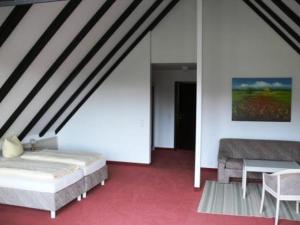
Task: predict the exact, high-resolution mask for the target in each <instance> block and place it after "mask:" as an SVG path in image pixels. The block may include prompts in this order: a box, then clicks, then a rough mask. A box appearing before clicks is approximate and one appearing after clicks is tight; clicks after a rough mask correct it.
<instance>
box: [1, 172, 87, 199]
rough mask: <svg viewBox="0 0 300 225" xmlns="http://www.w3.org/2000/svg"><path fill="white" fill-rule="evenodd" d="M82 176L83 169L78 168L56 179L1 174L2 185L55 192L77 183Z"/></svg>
mask: <svg viewBox="0 0 300 225" xmlns="http://www.w3.org/2000/svg"><path fill="white" fill-rule="evenodd" d="M82 177H83V173H82V170H77V171H76V172H74V173H71V174H68V175H66V176H63V177H61V178H57V179H54V180H40V179H33V178H28V177H22V176H18V175H1V176H0V187H6V188H15V189H21V190H28V191H38V192H47V193H55V192H58V191H60V190H62V189H64V188H66V187H68V186H70V185H72V184H74V183H76V182H77V181H79V180H80V179H81V178H82Z"/></svg>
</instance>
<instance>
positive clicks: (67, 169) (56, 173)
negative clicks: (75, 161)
mask: <svg viewBox="0 0 300 225" xmlns="http://www.w3.org/2000/svg"><path fill="white" fill-rule="evenodd" d="M77 169H79V166H76V165H71V164H65V163H52V162H47V163H45V162H42V161H34V160H24V159H20V158H13V159H2V160H0V176H1V175H12V176H21V177H27V178H32V179H43V180H53V179H57V178H60V177H63V176H65V175H68V174H71V173H73V172H74V171H76V170H77Z"/></svg>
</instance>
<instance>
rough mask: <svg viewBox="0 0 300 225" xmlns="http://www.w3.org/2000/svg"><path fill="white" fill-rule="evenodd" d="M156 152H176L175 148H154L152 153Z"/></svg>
mask: <svg viewBox="0 0 300 225" xmlns="http://www.w3.org/2000/svg"><path fill="white" fill-rule="evenodd" d="M157 150H167V151H176V148H165V147H154V151H157Z"/></svg>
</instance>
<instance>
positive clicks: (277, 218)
mask: <svg viewBox="0 0 300 225" xmlns="http://www.w3.org/2000/svg"><path fill="white" fill-rule="evenodd" d="M279 208H280V200H279V199H278V198H277V199H276V215H275V225H278V220H279Z"/></svg>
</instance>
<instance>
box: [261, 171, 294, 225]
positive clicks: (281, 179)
mask: <svg viewBox="0 0 300 225" xmlns="http://www.w3.org/2000/svg"><path fill="white" fill-rule="evenodd" d="M265 191H267V192H269V193H270V194H271V195H272V196H274V197H275V198H276V215H275V225H277V224H278V219H279V207H280V201H296V211H297V213H299V203H300V169H287V170H283V171H279V172H276V173H273V174H266V173H264V174H263V187H262V198H261V205H260V213H262V211H263V205H264V199H265Z"/></svg>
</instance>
